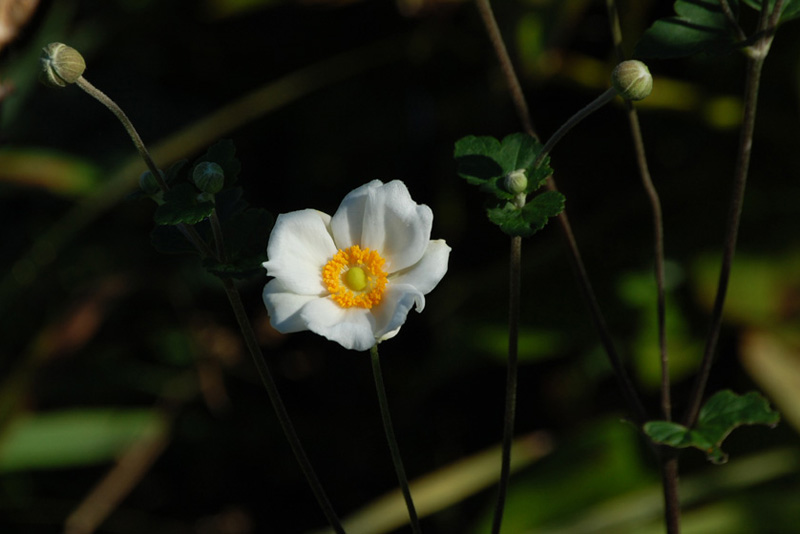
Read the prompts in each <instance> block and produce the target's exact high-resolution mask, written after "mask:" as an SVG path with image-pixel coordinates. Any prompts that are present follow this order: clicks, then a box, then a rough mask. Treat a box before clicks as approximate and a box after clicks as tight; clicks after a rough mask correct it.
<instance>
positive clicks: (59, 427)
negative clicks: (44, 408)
mask: <svg viewBox="0 0 800 534" xmlns="http://www.w3.org/2000/svg"><path fill="white" fill-rule="evenodd" d="M164 432H166V426H165V422H164V420H163V418H162V417H161V416H160V415H159V414H158V413H157V412H155V411H153V410H150V409H132V410H109V409H83V410H68V411H62V412H55V413H47V414H35V415H30V416H23V417H20V418H17V419H16V420H14V421H13V422H12V423H11V424H10V426H9V427H8V429H7V430H6V432H5V433H4V435H3V440H2V441H0V472H9V471H20V470H27V469H49V468H54V467H73V466H79V465H89V464H95V463H99V462H107V461H112V460H114V459H115V458H117V457H118V455H119V454H120V453H121V452H122V451H124V450H125V449H126V448H127V447H128V446H130V445H131V444H132V443H133V442H134V441H136V440H138V439H142V438H147V437H156V436H158V435H160V434H162V433H164Z"/></svg>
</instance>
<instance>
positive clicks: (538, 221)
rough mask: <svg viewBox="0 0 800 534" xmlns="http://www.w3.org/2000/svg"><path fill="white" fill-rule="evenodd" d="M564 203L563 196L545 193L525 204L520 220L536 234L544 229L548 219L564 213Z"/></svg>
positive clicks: (555, 192)
mask: <svg viewBox="0 0 800 534" xmlns="http://www.w3.org/2000/svg"><path fill="white" fill-rule="evenodd" d="M564 201H565V199H564V195H562V194H561V193H559V192H558V191H545V192H544V193H542V194H541V195H537V196H535V197H533V199H532V200H531V201H530V202H528V203H527V204H525V207H524V208H522V218H523V219H524V220H525V221H526V222H527V223H528V224H529V225H530V227H531V229H533V231H534V232H538V231H539V230H541V229H542V228H544V225H546V224H547V220H548V219H549V218H550V217H555V216H556V215H558V214H559V213H561V212H562V211H564Z"/></svg>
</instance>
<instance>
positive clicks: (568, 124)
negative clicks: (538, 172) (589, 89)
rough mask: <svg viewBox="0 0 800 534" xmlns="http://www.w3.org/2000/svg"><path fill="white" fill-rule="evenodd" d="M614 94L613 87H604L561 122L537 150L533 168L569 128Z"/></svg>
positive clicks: (606, 102) (615, 92) (607, 101)
mask: <svg viewBox="0 0 800 534" xmlns="http://www.w3.org/2000/svg"><path fill="white" fill-rule="evenodd" d="M615 96H617V90H616V89H614V88H613V87H610V88H608V89H606V92H605V93H603V94H601V95H600V96H598V97H597V98H595V99H594V100H592V101H591V102H589V104H587V105H586V106H585V107H584V108H582V109H580V110H579V111H578V112H577V113H575V114H574V115H573V116H572V117H570V118H569V119H567V122H565V123H564V124H562V125H561V127H560V128H559V129H558V130H556V132H555V133H554V134H553V135H552V136H550V139H548V140H547V143H545V145H544V147H543V148H542V150H541V152H539V155H538V156H536V160H535V161H534V162H533V168H534V169H535V168H536V167H538V166H539V164H540V163H541V162H542V161H544V158H546V157H547V155H548V154H549V153H550V151H551V150H553V147H555V146H556V144H558V142H559V141H561V139H562V138H563V137H564V136H565V135H567V133H568V132H569V131H570V130H571V129H573V128H574V127H575V126H576V125H577V124H578V123H579V122H581V121H582V120H583V119H585V118H586V117H588V116H589V115H591V114H592V113H594V112H595V111H597V110H598V109H600V108H601V107H603V106H605V105H606V104H608V103H609V102H611V101H612V100H613V99H614V97H615Z"/></svg>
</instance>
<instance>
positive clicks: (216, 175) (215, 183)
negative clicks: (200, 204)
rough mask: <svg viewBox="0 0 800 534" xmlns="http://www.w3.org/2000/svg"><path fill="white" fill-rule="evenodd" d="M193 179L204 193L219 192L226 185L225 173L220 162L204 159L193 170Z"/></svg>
mask: <svg viewBox="0 0 800 534" xmlns="http://www.w3.org/2000/svg"><path fill="white" fill-rule="evenodd" d="M192 181H193V182H194V185H196V186H197V188H198V189H199V190H200V191H202V192H204V193H212V194H213V193H219V192H220V191H221V190H222V187H223V186H224V185H225V173H224V171H223V170H222V167H220V166H219V164H217V163H214V162H213V161H203V162H201V163H198V164H197V166H196V167H195V168H194V170H193V171H192Z"/></svg>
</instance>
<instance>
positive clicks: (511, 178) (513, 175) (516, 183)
mask: <svg viewBox="0 0 800 534" xmlns="http://www.w3.org/2000/svg"><path fill="white" fill-rule="evenodd" d="M503 185H504V186H505V188H506V191H508V192H509V193H514V194H515V195H517V194H519V193H524V192H525V189H527V188H528V177H527V176H525V169H517V170H516V171H511V172H510V173H508V174H506V177H505V179H504V180H503Z"/></svg>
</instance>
